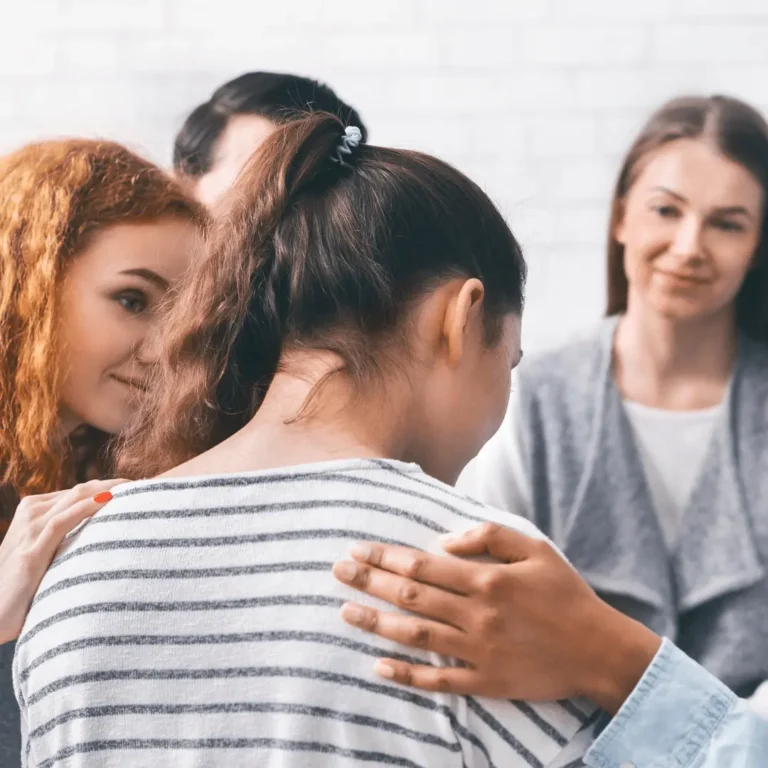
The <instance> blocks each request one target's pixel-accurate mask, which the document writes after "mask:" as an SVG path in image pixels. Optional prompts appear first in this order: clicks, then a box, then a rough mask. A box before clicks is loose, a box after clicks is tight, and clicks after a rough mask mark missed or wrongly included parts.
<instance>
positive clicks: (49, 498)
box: [0, 480, 126, 643]
mask: <svg viewBox="0 0 768 768" xmlns="http://www.w3.org/2000/svg"><path fill="white" fill-rule="evenodd" d="M124 482H126V481H125V480H93V481H91V482H88V483H83V484H82V485H77V486H75V487H74V488H71V489H70V490H67V491H56V492H55V493H43V494H40V495H37V496H27V497H26V498H24V499H22V500H21V503H20V504H19V506H18V507H17V508H16V512H15V513H14V515H13V520H12V521H11V524H10V526H9V528H8V531H7V532H6V534H5V537H4V538H3V539H2V542H0V584H2V585H3V588H2V590H0V643H7V642H10V641H11V640H15V639H16V638H17V637H18V636H19V632H21V628H22V626H23V624H24V619H25V618H26V615H27V611H28V610H29V606H30V603H31V602H32V598H33V597H34V596H35V592H37V588H38V586H40V581H41V580H42V578H43V576H44V575H45V572H46V570H47V569H48V566H49V565H50V564H51V560H53V556H54V555H55V554H56V550H57V549H58V548H59V546H60V544H61V543H62V541H63V540H64V538H65V537H66V536H67V534H68V533H70V532H71V531H73V530H74V529H75V528H76V527H77V526H78V525H80V523H82V522H83V521H84V520H87V519H88V518H89V517H91V516H92V515H93V514H95V513H96V512H97V511H98V510H99V509H101V507H103V506H104V504H106V503H107V502H108V501H110V500H111V499H112V491H111V489H112V488H114V487H115V486H116V485H119V484H120V483H124Z"/></svg>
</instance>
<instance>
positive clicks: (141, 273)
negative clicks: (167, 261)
mask: <svg viewBox="0 0 768 768" xmlns="http://www.w3.org/2000/svg"><path fill="white" fill-rule="evenodd" d="M120 274H121V275H133V276H134V277H142V278H144V279H145V280H146V281H147V282H149V283H154V284H155V285H156V286H157V287H158V288H161V289H162V290H164V291H167V290H168V288H169V285H170V284H169V283H168V281H167V280H166V279H165V278H164V277H160V275H158V274H157V272H153V271H152V270H151V269H144V268H143V267H138V268H136V269H124V270H123V271H122V272H121V273H120Z"/></svg>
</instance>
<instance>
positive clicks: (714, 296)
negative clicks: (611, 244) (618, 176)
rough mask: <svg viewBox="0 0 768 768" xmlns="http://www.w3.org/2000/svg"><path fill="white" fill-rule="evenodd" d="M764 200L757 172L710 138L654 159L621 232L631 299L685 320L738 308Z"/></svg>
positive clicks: (671, 147) (664, 150)
mask: <svg viewBox="0 0 768 768" xmlns="http://www.w3.org/2000/svg"><path fill="white" fill-rule="evenodd" d="M764 202H765V201H764V193H763V189H762V187H761V185H760V183H759V182H758V181H757V179H756V178H755V177H754V176H753V175H752V174H751V173H750V172H749V171H748V170H747V169H746V168H744V167H743V166H741V165H739V164H738V163H735V162H733V161H732V160H730V159H728V158H727V157H725V156H724V155H722V154H721V153H720V152H719V151H718V150H717V149H716V148H715V147H714V146H713V145H712V144H710V143H708V142H706V141H703V140H699V139H680V140H678V141H673V142H670V143H668V144H666V145H664V146H662V147H661V148H660V149H659V150H657V151H656V152H654V153H653V154H652V155H650V156H649V157H648V158H646V160H645V161H644V164H643V165H642V167H641V169H640V172H639V174H638V175H637V178H636V179H635V181H634V183H633V184H632V186H631V187H630V189H629V191H628V193H627V195H626V197H625V199H624V202H623V214H622V216H621V218H620V220H619V223H618V225H617V227H616V231H615V238H616V240H617V241H618V242H619V243H621V244H622V245H623V246H624V270H625V273H626V276H627V281H628V283H629V304H630V305H631V304H632V303H633V302H639V303H641V304H643V305H644V306H646V307H648V308H649V309H651V310H652V311H656V312H659V313H660V314H663V315H665V316H667V317H670V318H674V319H680V320H683V319H691V318H696V317H703V316H710V315H714V314H716V313H718V312H721V311H731V310H732V308H733V304H734V300H735V297H736V294H737V293H738V291H739V288H740V287H741V284H742V283H743V281H744V278H745V277H746V274H747V272H748V270H749V269H750V266H751V265H752V261H753V258H754V254H755V250H756V248H757V245H758V243H759V241H760V235H761V225H762V217H763V205H764Z"/></svg>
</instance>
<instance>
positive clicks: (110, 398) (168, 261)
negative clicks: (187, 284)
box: [58, 218, 197, 434]
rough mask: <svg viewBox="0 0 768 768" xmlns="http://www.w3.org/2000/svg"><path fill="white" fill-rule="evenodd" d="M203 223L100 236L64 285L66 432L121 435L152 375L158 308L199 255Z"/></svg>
mask: <svg viewBox="0 0 768 768" xmlns="http://www.w3.org/2000/svg"><path fill="white" fill-rule="evenodd" d="M196 238H197V228H196V227H195V225H194V224H193V223H191V222H189V221H185V220H183V219H178V218H164V219H160V220H157V221H153V222H147V223H131V224H115V225H113V226H110V227H108V228H106V229H103V230H101V231H99V232H97V233H95V234H94V235H93V236H92V237H91V238H90V239H89V241H88V243H87V245H86V247H85V248H84V249H83V250H82V251H81V252H80V253H79V254H78V255H77V256H76V257H75V258H74V259H73V261H72V263H71V265H70V267H69V268H68V270H67V273H66V275H65V278H64V282H63V285H62V288H61V311H60V313H59V338H60V341H61V343H60V352H59V361H58V362H59V371H60V375H61V390H60V396H61V401H60V402H61V405H60V417H61V422H62V425H63V427H64V430H65V431H66V432H71V431H72V430H73V429H75V428H76V427H77V426H79V425H81V424H89V425H91V426H93V427H96V428H98V429H101V430H103V431H105V432H109V433H113V434H114V433H117V432H119V431H120V430H121V429H122V428H123V426H124V425H125V423H126V421H127V420H128V418H129V417H130V415H131V414H132V412H133V411H134V409H135V408H136V406H137V404H138V403H137V398H138V397H139V396H140V395H141V394H142V392H143V389H144V386H145V382H146V379H147V375H148V372H149V371H148V366H149V363H148V362H146V361H145V360H143V359H142V355H141V353H142V345H143V343H144V342H145V340H146V338H147V335H148V334H149V332H150V331H151V330H152V327H153V326H154V325H155V324H156V322H157V319H158V317H159V314H158V310H159V308H160V304H161V302H162V299H163V298H164V296H165V294H166V292H167V290H168V288H169V286H171V285H173V284H174V283H175V282H176V281H177V280H178V279H179V277H180V276H181V274H182V273H183V272H184V270H185V269H186V267H187V265H188V264H189V262H190V260H191V259H192V258H193V255H194V250H195V246H196Z"/></svg>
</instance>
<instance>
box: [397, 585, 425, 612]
mask: <svg viewBox="0 0 768 768" xmlns="http://www.w3.org/2000/svg"><path fill="white" fill-rule="evenodd" d="M421 592H422V590H421V587H419V586H418V584H416V583H415V582H413V581H406V582H405V583H404V584H403V585H402V586H401V587H400V589H399V590H398V592H397V604H398V605H399V606H400V607H401V608H412V607H413V606H414V605H415V604H416V603H418V602H419V598H420V597H421Z"/></svg>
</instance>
